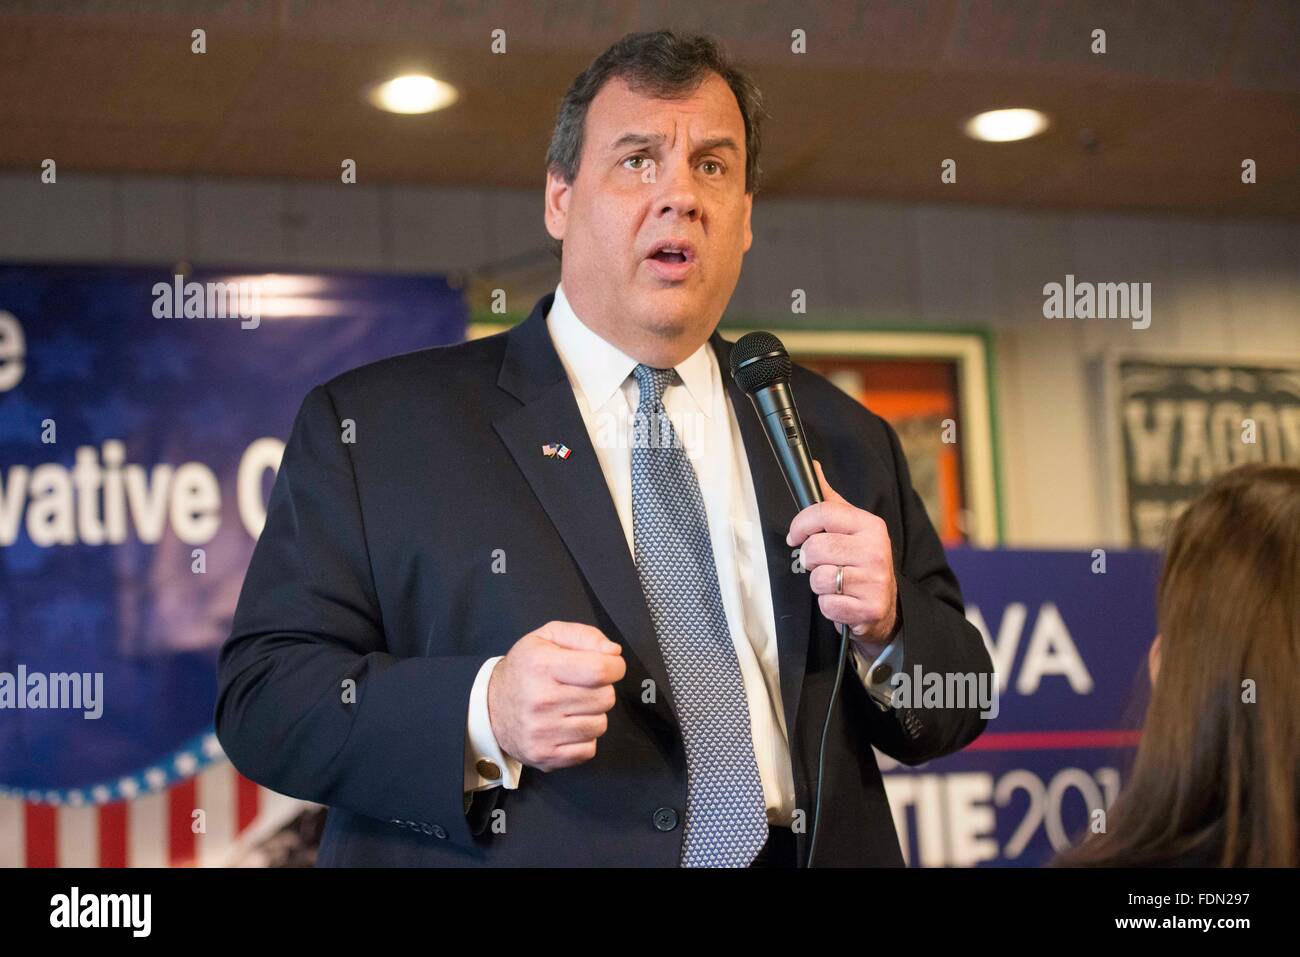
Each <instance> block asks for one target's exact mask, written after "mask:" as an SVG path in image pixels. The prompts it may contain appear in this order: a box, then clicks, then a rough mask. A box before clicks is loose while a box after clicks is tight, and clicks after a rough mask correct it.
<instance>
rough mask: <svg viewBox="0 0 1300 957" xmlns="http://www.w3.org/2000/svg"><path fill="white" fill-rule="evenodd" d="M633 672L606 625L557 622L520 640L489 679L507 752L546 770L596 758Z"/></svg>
mask: <svg viewBox="0 0 1300 957" xmlns="http://www.w3.org/2000/svg"><path fill="white" fill-rule="evenodd" d="M626 673H627V664H626V663H625V662H624V661H623V649H622V647H621V646H620V645H618V644H617V643H615V642H612V641H610V640H609V639H608V638H606V637H605V635H604V633H603V632H602V631H601V630H600V629H599V628H593V627H592V626H591V625H580V624H578V623H577V622H572V621H550V622H547V623H546V624H545V625H542V627H540V628H538V629H537V630H536V631H532V632H529V633H528V634H526V635H524V637H522V638H520V639H519V640H518V641H517V642H515V644H514V647H512V648H511V649H510V651H509V653H507V654H506V656H505V657H504V658H503V659H501V661H498V662H497V665H496V667H495V668H493V669H492V678H491V679H490V680H489V681H488V717H489V718H490V720H491V722H492V733H493V734H494V735H496V739H497V744H499V745H500V746H501V750H502V751H504V752H505V753H506V754H508V755H509V756H510V757H512V758H514V759H515V760H516V761H520V762H522V763H524V764H527V765H529V766H530V767H534V768H538V769H540V770H542V771H554V770H555V769H557V768H567V767H572V766H573V765H575V764H581V763H582V762H583V761H590V760H591V759H592V758H594V757H595V756H596V739H597V738H599V737H600V736H601V735H602V734H604V733H605V729H606V728H607V727H608V719H607V718H606V717H605V714H606V712H608V711H609V709H610V708H612V707H614V682H616V681H618V680H619V679H621V678H622V677H623V675H624V674H626Z"/></svg>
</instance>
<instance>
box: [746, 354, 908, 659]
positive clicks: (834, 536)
mask: <svg viewBox="0 0 1300 957" xmlns="http://www.w3.org/2000/svg"><path fill="white" fill-rule="evenodd" d="M792 368H793V366H792V363H791V362H790V356H789V354H788V353H787V352H786V351H785V346H784V345H782V344H781V340H780V339H778V338H777V337H776V336H774V335H772V334H771V333H770V332H751V333H749V334H748V335H745V336H742V337H741V339H740V341H739V342H737V343H736V344H735V346H733V347H732V350H731V375H732V378H734V379H735V380H736V384H737V385H739V386H740V388H741V389H743V390H744V391H745V392H746V393H747V394H748V395H749V397H750V399H751V400H752V401H753V403H754V409H755V411H756V412H757V413H758V416H759V418H760V419H761V420H762V422H763V427H764V431H765V432H766V433H767V440H768V442H769V443H770V444H771V446H772V451H773V453H775V455H776V459H777V463H778V464H779V465H780V467H781V473H782V475H784V476H785V481H786V485H787V486H788V487H789V489H790V494H791V495H792V496H794V500H795V504H796V505H798V506H799V508H800V512H799V514H797V515H796V516H795V517H794V520H793V521H792V522H791V523H790V529H789V532H788V534H787V535H786V543H787V544H788V545H790V546H791V547H798V548H800V559H801V562H802V564H803V567H804V568H805V569H807V570H808V573H809V575H808V584H809V587H811V588H812V590H813V593H814V594H816V595H817V596H818V598H817V604H818V607H819V608H820V609H821V612H822V614H823V615H825V616H826V617H827V618H828V619H830V620H831V621H833V622H835V624H837V625H841V626H842V625H847V626H848V628H849V631H850V633H851V634H852V635H853V637H854V638H856V639H858V640H859V641H860V642H862V643H863V644H867V645H871V646H873V647H874V650H876V652H877V654H878V653H879V651H880V650H883V647H884V643H885V641H886V640H887V639H888V638H889V636H890V634H891V632H892V631H893V628H894V623H895V620H896V613H897V596H898V586H897V582H896V581H895V579H894V557H893V549H892V546H891V543H890V540H889V530H888V528H886V526H885V523H884V521H883V520H882V519H881V518H880V517H879V516H877V515H873V514H872V513H871V512H868V511H865V510H863V509H860V508H858V507H856V506H854V505H851V504H850V503H849V502H847V501H845V500H844V498H843V497H842V496H841V495H840V494H839V493H838V492H836V491H835V490H834V489H832V488H831V487H830V483H829V482H827V481H826V476H825V474H823V472H822V470H821V464H820V463H816V464H815V465H814V462H813V459H812V453H811V451H810V450H809V448H808V443H807V440H806V439H805V436H804V430H803V422H802V421H801V420H800V418H799V412H798V409H796V408H795V404H794V394H793V393H792V392H791V390H790V372H791V370H792ZM837 582H838V584H839V585H840V589H839V590H838V591H837V589H836V584H837ZM867 650H872V649H871V648H868V649H867Z"/></svg>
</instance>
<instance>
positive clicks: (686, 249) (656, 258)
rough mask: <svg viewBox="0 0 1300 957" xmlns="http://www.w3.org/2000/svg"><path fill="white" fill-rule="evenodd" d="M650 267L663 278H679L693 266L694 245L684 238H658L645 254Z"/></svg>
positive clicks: (683, 276)
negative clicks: (648, 253) (647, 253)
mask: <svg viewBox="0 0 1300 957" xmlns="http://www.w3.org/2000/svg"><path fill="white" fill-rule="evenodd" d="M646 261H647V263H649V264H650V268H651V269H653V270H654V272H655V273H656V274H658V276H659V278H663V280H681V278H685V276H686V274H688V273H689V272H690V270H692V269H693V268H694V265H695V247H694V246H693V244H692V243H690V242H689V241H686V239H660V241H659V242H656V243H655V244H654V246H651V247H650V255H647V256H646Z"/></svg>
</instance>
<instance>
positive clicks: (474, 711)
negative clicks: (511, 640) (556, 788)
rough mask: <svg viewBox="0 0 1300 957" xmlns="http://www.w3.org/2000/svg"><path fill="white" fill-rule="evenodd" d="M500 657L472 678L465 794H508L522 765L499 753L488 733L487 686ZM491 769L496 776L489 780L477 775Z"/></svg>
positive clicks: (495, 741) (486, 662) (490, 726)
mask: <svg viewBox="0 0 1300 957" xmlns="http://www.w3.org/2000/svg"><path fill="white" fill-rule="evenodd" d="M503 657H504V655H498V656H497V657H495V658H489V659H488V660H487V661H485V662H483V665H482V666H481V667H480V668H479V670H478V675H477V676H476V677H475V678H474V687H473V688H471V689H470V693H469V719H468V721H467V722H466V724H465V790H466V791H483V790H486V789H487V788H494V787H503V788H505V789H506V790H509V791H512V790H514V789H515V788H517V787H519V775H520V772H521V771H522V770H523V765H522V764H521V763H520V762H518V761H516V760H515V759H514V758H512V757H509V756H508V755H506V753H505V752H504V751H502V750H501V746H500V745H498V744H497V739H496V735H495V734H493V733H492V719H491V717H490V716H489V715H488V682H489V681H490V680H491V678H492V669H493V668H495V667H496V665H497V662H498V661H500V660H501V659H502V658H503ZM494 769H495V770H496V771H499V772H500V773H499V774H497V775H495V776H492V777H489V776H487V775H484V774H483V773H481V772H482V771H484V770H486V771H489V772H491V771H492V770H494Z"/></svg>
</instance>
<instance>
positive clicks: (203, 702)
mask: <svg viewBox="0 0 1300 957" xmlns="http://www.w3.org/2000/svg"><path fill="white" fill-rule="evenodd" d="M466 323H467V311H466V307H465V304H464V302H463V299H462V297H461V295H460V293H459V292H458V291H457V290H455V289H453V288H452V287H451V286H450V285H448V283H447V282H446V280H445V279H443V278H442V277H435V276H405V275H357V274H327V273H276V274H267V273H265V272H255V271H251V270H250V271H247V272H246V273H245V272H239V271H232V270H223V271H221V272H216V271H209V272H204V271H195V272H193V273H188V274H186V275H176V274H174V270H173V269H172V268H171V267H159V268H147V267H138V268H137V267H132V268H117V267H92V266H26V265H16V266H0V789H3V790H4V791H5V792H6V793H7V794H8V795H9V796H10V797H20V798H22V799H23V800H24V801H26V802H28V803H29V805H30V804H31V803H43V804H55V805H63V806H67V805H74V806H75V805H81V804H87V805H90V804H99V805H103V804H105V803H107V802H113V801H118V800H121V799H123V798H132V797H134V796H135V795H137V794H143V793H146V792H154V791H160V790H164V789H166V788H168V787H170V786H172V785H173V784H174V782H176V781H177V780H178V779H182V778H187V777H190V776H192V775H194V774H196V773H197V772H198V771H199V769H200V768H202V767H203V765H204V764H206V763H208V762H210V761H212V760H214V759H217V758H219V757H220V750H219V747H218V746H217V745H216V741H215V736H214V735H213V734H212V717H213V711H214V707H215V701H216V672H217V669H216V660H217V652H218V648H219V646H220V644H221V642H222V641H223V640H224V639H225V637H226V636H227V634H228V633H229V628H230V622H231V618H232V616H233V613H234V609H235V604H236V601H237V599H238V596H239V589H240V586H241V584H242V582H243V578H244V573H245V571H246V569H247V568H248V562H249V559H250V557H251V555H252V550H253V545H254V542H255V541H256V538H257V536H258V534H259V533H260V531H261V528H262V524H263V522H264V520H265V515H264V509H265V503H266V499H267V496H268V495H269V492H270V487H271V484H272V482H273V481H274V478H275V472H276V469H277V468H278V467H279V462H280V456H281V454H282V452H283V449H284V442H285V440H286V439H287V438H288V435H289V432H290V429H291V426H292V424H293V420H294V416H295V414H296V413H297V410H298V408H299V406H300V404H301V402H302V400H303V398H304V396H305V395H306V394H307V392H308V391H310V390H311V388H312V387H313V386H315V385H317V384H319V383H322V382H325V381H327V380H328V379H330V378H332V377H333V376H335V375H337V374H338V373H341V372H343V371H346V370H347V369H350V368H352V367H354V366H358V365H361V364H363V363H366V362H369V361H372V360H375V359H379V358H382V357H385V356H390V355H395V354H398V353H403V352H410V351H413V350H416V349H420V348H424V347H427V346H431V345H438V344H443V343H451V342H457V341H460V340H462V339H463V338H464V334H465V329H466ZM411 411H412V414H417V410H411ZM30 819H31V815H29V820H30ZM29 858H30V854H29Z"/></svg>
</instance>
